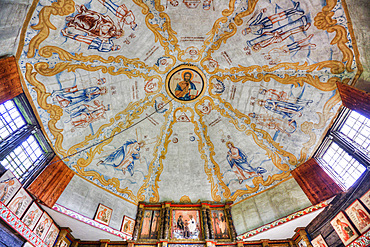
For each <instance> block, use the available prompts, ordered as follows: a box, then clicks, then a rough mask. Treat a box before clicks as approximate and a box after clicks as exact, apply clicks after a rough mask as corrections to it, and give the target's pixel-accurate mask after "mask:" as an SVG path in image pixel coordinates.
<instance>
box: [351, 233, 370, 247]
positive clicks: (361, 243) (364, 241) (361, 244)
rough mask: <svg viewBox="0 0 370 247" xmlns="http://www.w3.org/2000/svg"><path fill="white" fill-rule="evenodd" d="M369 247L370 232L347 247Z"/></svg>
mask: <svg viewBox="0 0 370 247" xmlns="http://www.w3.org/2000/svg"><path fill="white" fill-rule="evenodd" d="M366 246H370V230H368V231H367V232H365V233H364V234H362V235H361V236H360V237H358V238H357V239H356V240H355V241H353V242H352V243H351V244H350V245H348V246H347V247H366Z"/></svg>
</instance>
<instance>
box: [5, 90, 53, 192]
mask: <svg viewBox="0 0 370 247" xmlns="http://www.w3.org/2000/svg"><path fill="white" fill-rule="evenodd" d="M10 100H12V101H13V103H14V105H15V107H16V108H17V109H18V111H19V113H20V115H21V116H22V117H23V119H24V121H25V123H26V124H25V125H24V126H22V127H20V128H18V129H17V130H16V131H15V132H13V133H12V134H10V135H9V136H8V137H6V138H5V139H4V140H2V141H1V140H0V161H3V160H4V159H5V158H6V157H7V156H8V155H9V154H10V153H11V152H13V151H14V150H15V149H16V148H17V147H19V146H20V145H22V143H23V142H24V141H26V140H27V139H28V138H29V137H30V136H33V137H34V138H35V140H36V142H37V143H38V144H39V146H40V148H41V150H42V151H43V153H42V154H41V155H40V156H39V157H38V158H37V161H36V162H35V163H33V164H32V166H31V167H30V168H29V169H27V170H26V171H25V172H24V173H23V174H22V175H21V177H20V178H18V180H19V181H20V182H21V183H22V184H23V186H24V187H27V186H28V185H30V184H31V183H32V181H33V180H34V179H35V178H36V177H37V176H38V175H39V174H40V173H41V171H42V170H43V169H44V168H45V166H46V165H47V164H48V163H49V162H50V161H51V160H52V159H53V158H54V156H55V153H54V151H53V149H52V148H51V147H50V145H49V142H48V141H47V139H46V138H45V136H44V134H43V133H42V130H41V127H40V125H39V123H38V121H37V119H36V116H35V115H34V113H33V110H32V108H31V105H30V104H29V102H28V100H27V98H26V96H25V95H24V94H20V95H18V96H16V97H14V98H13V99H10ZM5 102H6V101H5ZM5 102H3V103H5ZM3 103H1V104H3ZM1 168H5V167H3V166H2V167H1ZM5 169H6V168H5ZM10 171H12V170H11V169H10ZM12 172H13V171H12ZM26 173H28V174H26ZM25 174H26V175H25Z"/></svg>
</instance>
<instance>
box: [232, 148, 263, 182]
mask: <svg viewBox="0 0 370 247" xmlns="http://www.w3.org/2000/svg"><path fill="white" fill-rule="evenodd" d="M226 145H227V147H228V148H229V152H227V157H226V158H227V161H228V162H229V164H230V167H231V168H232V169H233V171H234V173H235V174H236V176H237V177H238V179H239V183H242V182H243V181H244V180H246V179H248V178H251V177H256V176H261V174H262V173H265V172H266V170H265V169H264V168H263V167H257V168H253V167H252V166H251V165H250V164H249V162H248V159H247V155H246V154H244V152H243V151H241V150H240V149H239V148H237V147H235V146H234V145H233V144H232V143H231V142H228V143H227V144H226Z"/></svg>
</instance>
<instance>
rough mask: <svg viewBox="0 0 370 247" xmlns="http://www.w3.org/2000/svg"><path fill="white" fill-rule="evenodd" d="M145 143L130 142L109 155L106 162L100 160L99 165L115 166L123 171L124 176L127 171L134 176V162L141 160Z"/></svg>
mask: <svg viewBox="0 0 370 247" xmlns="http://www.w3.org/2000/svg"><path fill="white" fill-rule="evenodd" d="M144 145H145V143H144V142H142V141H141V142H137V141H136V140H129V141H127V142H126V143H125V144H123V146H121V147H119V148H118V149H117V150H116V151H114V152H113V153H111V154H110V155H108V157H106V158H105V159H104V160H100V161H99V162H98V163H97V165H100V164H104V165H109V166H113V167H114V168H116V169H122V172H123V174H126V171H128V172H129V173H130V175H131V176H133V175H134V164H135V163H134V162H135V160H138V159H139V158H140V149H141V148H142V147H144Z"/></svg>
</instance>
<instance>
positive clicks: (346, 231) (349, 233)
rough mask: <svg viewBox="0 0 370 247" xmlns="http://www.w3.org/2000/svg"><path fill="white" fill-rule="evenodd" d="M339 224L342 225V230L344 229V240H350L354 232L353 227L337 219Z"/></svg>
mask: <svg viewBox="0 0 370 247" xmlns="http://www.w3.org/2000/svg"><path fill="white" fill-rule="evenodd" d="M337 224H338V225H339V227H340V230H341V231H342V236H343V240H344V241H348V240H349V239H350V238H351V237H352V236H353V235H355V234H354V232H353V231H352V229H351V227H350V226H349V225H348V224H347V223H345V222H342V221H340V220H339V219H337Z"/></svg>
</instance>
